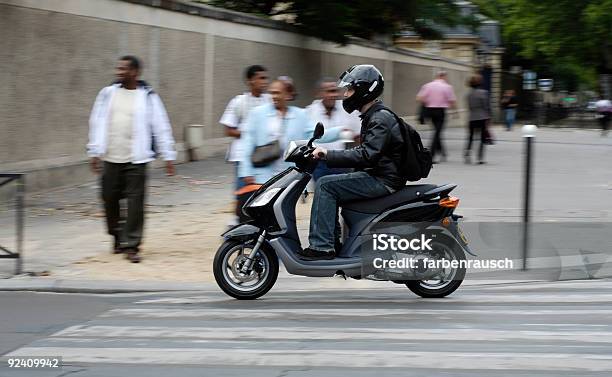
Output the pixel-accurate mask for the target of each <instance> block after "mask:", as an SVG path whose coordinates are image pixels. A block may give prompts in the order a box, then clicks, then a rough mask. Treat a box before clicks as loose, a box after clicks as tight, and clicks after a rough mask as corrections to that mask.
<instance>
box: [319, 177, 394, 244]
mask: <svg viewBox="0 0 612 377" xmlns="http://www.w3.org/2000/svg"><path fill="white" fill-rule="evenodd" d="M384 195H389V190H388V189H387V187H385V185H384V184H383V183H381V182H380V181H379V180H378V179H376V178H374V177H372V176H370V175H369V174H368V173H366V172H363V171H358V172H354V173H347V174H333V175H326V176H324V177H321V179H319V180H318V181H317V188H316V189H315V194H314V199H313V201H312V208H311V209H310V233H309V235H308V240H309V241H310V247H311V248H312V249H315V250H320V251H329V250H334V248H335V241H336V240H337V239H338V238H339V236H340V223H339V221H338V207H340V206H341V205H342V203H345V202H349V201H352V200H364V199H370V198H378V197H380V196H384Z"/></svg>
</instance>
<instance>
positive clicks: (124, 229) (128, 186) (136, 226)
mask: <svg viewBox="0 0 612 377" xmlns="http://www.w3.org/2000/svg"><path fill="white" fill-rule="evenodd" d="M146 180H147V164H132V163H125V164H115V163H111V162H105V163H104V172H103V173H102V200H103V201H104V211H105V213H106V225H107V228H108V234H110V235H112V236H113V237H114V238H115V247H118V248H120V249H138V246H140V242H141V241H142V232H143V228H144V202H145V184H146ZM121 199H126V200H127V216H126V217H125V218H122V211H121V206H120V203H119V201H120V200H121Z"/></svg>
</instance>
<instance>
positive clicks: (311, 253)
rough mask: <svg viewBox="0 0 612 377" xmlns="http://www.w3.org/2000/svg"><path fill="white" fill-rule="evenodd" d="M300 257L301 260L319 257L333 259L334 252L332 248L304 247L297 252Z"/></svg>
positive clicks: (317, 258)
mask: <svg viewBox="0 0 612 377" xmlns="http://www.w3.org/2000/svg"><path fill="white" fill-rule="evenodd" d="M297 254H298V256H299V257H300V259H303V260H321V259H327V260H329V259H334V257H335V256H336V253H335V252H334V251H333V250H328V251H322V250H315V249H311V248H309V247H308V248H306V249H304V250H300V251H298V252H297Z"/></svg>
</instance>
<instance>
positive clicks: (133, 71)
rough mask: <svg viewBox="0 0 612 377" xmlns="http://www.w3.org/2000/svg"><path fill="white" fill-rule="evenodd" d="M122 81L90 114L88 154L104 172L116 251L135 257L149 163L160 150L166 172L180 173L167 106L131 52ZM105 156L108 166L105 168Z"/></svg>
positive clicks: (122, 63) (119, 70) (121, 64)
mask: <svg viewBox="0 0 612 377" xmlns="http://www.w3.org/2000/svg"><path fill="white" fill-rule="evenodd" d="M116 75H117V81H116V82H115V83H114V84H113V85H110V86H107V87H105V88H104V89H102V90H101V91H100V93H99V94H98V96H97V97H96V101H95V103H94V106H93V109H92V111H91V116H90V118H89V143H88V144H87V154H88V155H89V157H90V159H91V160H90V165H91V169H92V171H93V172H94V173H96V174H98V173H100V172H102V182H101V183H102V199H103V201H104V209H105V214H106V224H107V227H108V233H109V234H110V235H112V236H113V237H114V241H115V242H114V248H113V252H114V253H115V254H119V253H124V254H125V255H126V258H127V259H128V260H130V261H131V262H133V263H138V262H140V256H139V255H138V252H139V246H140V243H141V241H142V234H143V227H144V202H145V185H146V178H147V163H149V162H151V161H153V160H154V159H155V156H156V154H160V155H161V157H162V158H163V159H164V160H165V161H166V173H167V174H168V175H174V173H175V171H174V165H173V163H172V161H174V160H175V159H176V151H175V150H174V138H173V137H172V127H171V126H170V122H169V120H168V115H167V114H166V109H165V108H164V105H163V103H162V101H161V99H160V98H159V96H158V95H157V93H155V92H154V91H153V89H152V88H151V87H150V86H148V85H147V84H146V83H145V82H144V81H139V80H138V76H139V75H140V61H139V60H138V58H136V57H135V56H131V55H127V56H123V57H121V58H120V59H119V61H118V62H117V66H116ZM102 162H103V163H104V166H103V168H102V166H101V165H102ZM122 198H126V199H127V217H126V218H125V219H122V218H121V208H120V205H119V200H120V199H122Z"/></svg>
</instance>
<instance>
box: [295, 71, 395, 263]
mask: <svg viewBox="0 0 612 377" xmlns="http://www.w3.org/2000/svg"><path fill="white" fill-rule="evenodd" d="M338 86H339V87H340V88H341V90H343V91H344V94H343V101H342V105H343V107H344V109H345V110H346V111H347V112H348V113H352V112H353V111H355V110H357V111H359V112H360V113H361V115H360V117H361V120H362V121H361V143H360V145H358V146H357V147H355V148H352V149H348V150H329V151H328V150H326V149H325V148H322V147H317V148H316V149H315V151H314V152H313V155H314V157H315V158H317V159H322V160H324V161H325V162H326V163H327V166H329V167H338V168H355V170H356V171H355V172H352V173H347V174H337V175H330V176H325V177H322V178H321V179H319V180H318V181H317V186H316V189H315V195H314V199H313V203H312V209H311V217H310V233H309V242H310V247H308V248H306V249H304V250H300V251H298V252H297V253H298V255H299V256H300V258H302V259H305V260H319V259H334V257H335V255H336V250H339V249H340V245H339V235H340V227H339V224H338V207H340V206H341V205H342V204H343V203H346V202H350V201H355V200H365V199H371V198H376V197H380V196H385V195H389V194H391V193H393V192H395V191H397V190H399V189H400V188H402V187H403V186H405V185H406V181H407V179H406V178H404V177H402V175H401V174H400V166H399V163H400V161H402V151H403V150H404V148H405V146H404V138H403V137H402V131H401V130H400V127H401V125H400V124H398V122H397V120H396V118H395V117H394V115H393V114H392V113H391V112H389V111H380V110H383V109H385V107H384V105H383V104H382V102H380V101H377V98H378V97H379V96H380V95H381V94H382V92H383V88H384V79H383V76H382V74H381V73H380V71H379V70H378V69H377V68H376V67H374V66H373V65H356V66H353V67H351V68H349V69H348V70H347V71H346V72H344V74H343V75H342V76H341V77H340V82H339V85H338Z"/></svg>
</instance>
